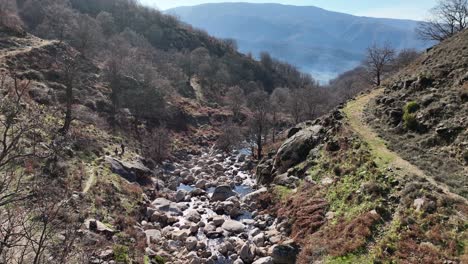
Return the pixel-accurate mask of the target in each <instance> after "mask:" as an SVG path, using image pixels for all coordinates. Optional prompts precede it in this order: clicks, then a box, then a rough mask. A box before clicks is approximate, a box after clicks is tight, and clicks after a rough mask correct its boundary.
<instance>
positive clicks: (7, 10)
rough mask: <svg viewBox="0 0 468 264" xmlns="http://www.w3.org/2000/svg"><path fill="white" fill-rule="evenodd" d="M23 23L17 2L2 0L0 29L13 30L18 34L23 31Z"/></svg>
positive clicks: (0, 5) (0, 4)
mask: <svg viewBox="0 0 468 264" xmlns="http://www.w3.org/2000/svg"><path fill="white" fill-rule="evenodd" d="M21 26H22V22H21V20H20V19H19V18H18V14H17V8H16V1H15V0H1V1H0V27H5V28H6V29H9V30H13V31H16V32H20V31H22V29H21Z"/></svg>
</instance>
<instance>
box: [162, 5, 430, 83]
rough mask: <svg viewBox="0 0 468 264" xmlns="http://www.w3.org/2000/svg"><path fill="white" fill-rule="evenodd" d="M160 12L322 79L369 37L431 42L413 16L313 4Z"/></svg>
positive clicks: (406, 43)
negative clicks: (371, 13)
mask: <svg viewBox="0 0 468 264" xmlns="http://www.w3.org/2000/svg"><path fill="white" fill-rule="evenodd" d="M165 12H166V13H169V14H172V15H176V16H178V17H179V18H180V19H181V20H182V21H184V22H186V23H189V24H191V25H193V26H195V27H198V28H201V29H203V30H206V31H207V32H208V33H210V34H212V35H214V36H216V37H219V38H232V39H235V40H237V41H238V44H239V50H240V51H241V52H244V53H248V52H252V53H253V54H254V55H255V56H258V54H260V52H263V51H267V52H269V53H271V54H272V55H273V56H274V57H277V58H279V59H281V60H285V61H287V62H289V63H291V64H294V65H297V66H298V67H299V68H300V69H301V70H303V71H307V72H309V73H311V74H312V75H313V76H314V77H315V78H316V79H319V80H321V81H328V80H329V79H332V78H334V77H335V76H336V75H337V74H338V73H341V72H344V71H347V70H350V69H352V68H354V67H355V66H357V65H358V64H359V63H360V62H361V61H362V59H363V58H364V54H365V49H366V48H367V47H368V46H370V45H372V44H373V43H377V44H383V43H385V42H390V43H391V44H392V46H394V47H395V48H396V49H397V50H401V49H407V48H414V49H417V50H424V49H426V48H428V47H429V46H431V44H432V43H426V42H424V41H422V40H419V39H418V38H417V36H416V34H415V33H414V30H415V29H416V27H417V25H418V23H419V22H418V21H414V20H399V19H388V18H371V17H360V16H353V15H350V14H345V13H339V12H334V11H328V10H325V9H322V8H318V7H314V6H306V7H302V6H301V7H299V6H290V5H281V4H253V3H220V4H202V5H198V6H191V7H178V8H173V9H168V10H166V11H165ZM203 14H210V16H206V15H203ZM246 28H249V30H248V31H247V30H245V29H246Z"/></svg>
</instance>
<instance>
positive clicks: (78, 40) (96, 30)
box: [72, 15, 102, 56]
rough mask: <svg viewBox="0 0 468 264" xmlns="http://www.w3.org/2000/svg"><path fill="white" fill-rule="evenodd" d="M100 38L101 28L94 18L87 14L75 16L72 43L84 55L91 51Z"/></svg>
mask: <svg viewBox="0 0 468 264" xmlns="http://www.w3.org/2000/svg"><path fill="white" fill-rule="evenodd" d="M101 39H102V29H101V26H100V24H99V23H98V22H96V20H95V19H93V18H91V17H90V16H88V15H81V16H79V17H78V18H77V25H76V29H75V30H74V31H73V42H72V43H73V44H74V46H75V47H76V48H77V49H78V50H79V51H80V52H81V53H82V54H83V55H84V56H87V55H89V54H90V53H92V52H93V50H94V48H95V47H96V46H97V45H99V43H100V42H101Z"/></svg>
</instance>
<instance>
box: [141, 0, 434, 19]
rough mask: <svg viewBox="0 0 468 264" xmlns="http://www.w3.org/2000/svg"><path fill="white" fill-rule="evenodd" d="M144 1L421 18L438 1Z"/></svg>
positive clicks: (156, 4) (166, 5)
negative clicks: (270, 5)
mask: <svg viewBox="0 0 468 264" xmlns="http://www.w3.org/2000/svg"><path fill="white" fill-rule="evenodd" d="M140 2H142V3H143V4H147V5H151V6H154V7H157V8H159V9H161V10H166V9H168V8H172V7H177V6H191V5H198V4H203V3H218V2H251V3H281V4H289V5H300V6H318V7H321V8H324V9H328V10H332V11H338V12H343V13H348V14H353V15H358V16H371V17H388V18H402V19H415V20H421V19H424V18H425V17H427V14H428V11H429V9H430V8H432V7H433V6H434V5H435V4H436V2H437V0H385V1H383V0H270V1H268V0H267V1H265V0H263V1H262V0H250V1H241V0H140Z"/></svg>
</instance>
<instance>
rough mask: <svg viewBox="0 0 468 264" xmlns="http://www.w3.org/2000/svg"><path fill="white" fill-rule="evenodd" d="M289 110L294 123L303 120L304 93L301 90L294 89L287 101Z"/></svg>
mask: <svg viewBox="0 0 468 264" xmlns="http://www.w3.org/2000/svg"><path fill="white" fill-rule="evenodd" d="M287 110H288V112H289V114H290V115H291V116H292V118H293V120H294V123H295V124H297V123H299V122H300V121H301V120H302V114H303V112H304V107H303V99H302V91H301V90H300V89H292V90H291V92H290V96H289V97H288V101H287Z"/></svg>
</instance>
